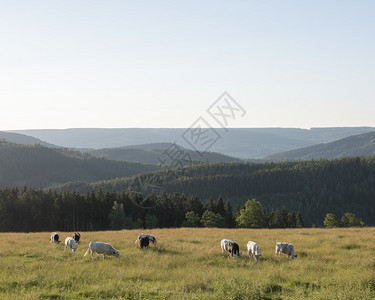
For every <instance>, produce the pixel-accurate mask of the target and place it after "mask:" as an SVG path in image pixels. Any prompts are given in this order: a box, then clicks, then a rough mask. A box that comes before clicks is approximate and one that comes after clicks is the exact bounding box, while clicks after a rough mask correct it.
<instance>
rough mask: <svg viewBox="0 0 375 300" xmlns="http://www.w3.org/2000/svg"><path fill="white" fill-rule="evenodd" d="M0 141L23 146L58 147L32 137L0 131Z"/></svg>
mask: <svg viewBox="0 0 375 300" xmlns="http://www.w3.org/2000/svg"><path fill="white" fill-rule="evenodd" d="M0 140H6V141H8V142H11V143H15V144H21V145H42V146H45V147H49V148H56V147H57V146H56V145H53V144H50V143H47V142H44V141H42V140H40V139H38V138H35V137H32V136H30V135H25V134H21V133H15V132H5V131H0Z"/></svg>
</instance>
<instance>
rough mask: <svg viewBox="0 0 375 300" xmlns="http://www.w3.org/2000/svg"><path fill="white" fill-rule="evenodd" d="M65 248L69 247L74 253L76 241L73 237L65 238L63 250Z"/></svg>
mask: <svg viewBox="0 0 375 300" xmlns="http://www.w3.org/2000/svg"><path fill="white" fill-rule="evenodd" d="M66 248H70V249H72V251H73V253H76V250H77V245H76V241H75V240H74V239H73V238H71V237H67V238H66V239H65V248H64V250H66Z"/></svg>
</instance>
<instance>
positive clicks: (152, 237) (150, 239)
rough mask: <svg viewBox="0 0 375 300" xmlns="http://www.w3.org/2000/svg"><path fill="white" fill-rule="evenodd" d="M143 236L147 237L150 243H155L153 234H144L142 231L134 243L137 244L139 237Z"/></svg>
mask: <svg viewBox="0 0 375 300" xmlns="http://www.w3.org/2000/svg"><path fill="white" fill-rule="evenodd" d="M143 236H147V237H148V239H149V242H150V243H153V244H154V245H156V237H154V236H153V235H151V234H144V233H141V234H140V235H139V236H138V238H137V239H136V240H135V243H136V244H138V245H139V241H140V240H141V238H142V237H143Z"/></svg>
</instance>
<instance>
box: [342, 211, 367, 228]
mask: <svg viewBox="0 0 375 300" xmlns="http://www.w3.org/2000/svg"><path fill="white" fill-rule="evenodd" d="M341 226H342V227H363V226H365V223H364V222H363V221H362V219H361V218H359V217H358V216H356V215H355V214H353V213H349V212H347V213H345V214H344V215H343V216H342V218H341Z"/></svg>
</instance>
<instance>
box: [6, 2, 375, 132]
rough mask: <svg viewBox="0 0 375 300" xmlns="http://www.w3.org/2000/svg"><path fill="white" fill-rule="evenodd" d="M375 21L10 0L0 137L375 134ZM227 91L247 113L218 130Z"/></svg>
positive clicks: (300, 11) (362, 16) (222, 5)
mask: <svg viewBox="0 0 375 300" xmlns="http://www.w3.org/2000/svg"><path fill="white" fill-rule="evenodd" d="M374 10H375V2H374V1H361V0H359V1H345V0H344V1H343V0H340V1H326V0H325V1H288V0H286V1H260V0H259V1H236V0H234V1H206V0H200V1H151V0H150V1H123V0H122V1H93V0H90V1H50V0H48V1H38V0H36V1H28V0H24V1H22V0H20V1H3V3H2V4H1V10H0V116H1V118H0V130H19V129H48V128H53V129H64V128H129V127H147V128H149V127H156V128H163V127H168V128H177V127H190V126H191V125H192V124H196V122H197V120H204V122H203V123H204V124H207V126H211V127H225V126H226V127H299V128H311V127H336V126H375V117H374V116H375V101H374V100H375V99H374V95H375V84H374V78H375V76H374V75H375V59H374V53H375V39H374V36H375V18H374V17H373V12H374ZM224 92H227V93H228V95H230V96H231V98H230V99H232V100H234V101H235V102H231V105H229V106H232V107H235V108H241V109H237V110H232V111H229V110H227V111H226V115H227V116H229V115H230V114H231V113H233V112H234V113H237V114H236V115H235V116H234V115H232V116H233V118H231V119H230V118H229V117H228V120H229V119H230V122H228V124H223V122H221V123H220V124H219V123H218V120H217V119H215V118H214V117H213V116H215V112H213V111H212V108H214V109H215V108H216V109H219V107H221V108H222V112H223V113H225V111H224V110H225V107H226V108H228V105H226V106H225V105H224V104H225V102H220V101H225V100H223V99H221V98H219V97H220V96H221V95H222V94H223V93H224ZM232 100H229V101H232ZM226 103H227V104H228V102H226ZM234 103H235V104H234ZM236 105H237V106H236ZM210 107H211V111H210ZM210 112H211V114H210Z"/></svg>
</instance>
